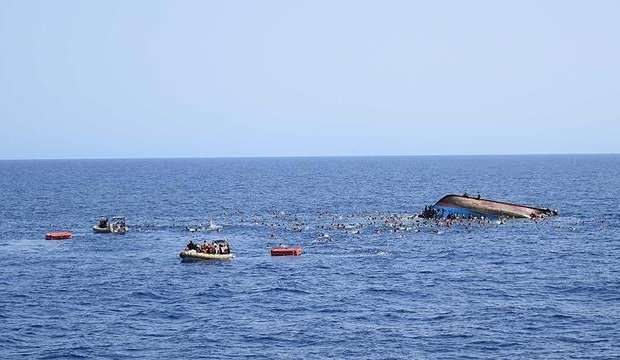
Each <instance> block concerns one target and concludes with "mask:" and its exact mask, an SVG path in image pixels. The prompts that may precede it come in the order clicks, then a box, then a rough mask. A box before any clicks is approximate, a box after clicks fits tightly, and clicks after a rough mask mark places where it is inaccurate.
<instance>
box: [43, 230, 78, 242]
mask: <svg viewBox="0 0 620 360" xmlns="http://www.w3.org/2000/svg"><path fill="white" fill-rule="evenodd" d="M72 236H73V234H71V233H70V232H68V231H53V232H49V233H47V234H45V240H64V239H71V237H72Z"/></svg>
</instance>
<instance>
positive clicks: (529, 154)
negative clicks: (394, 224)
mask: <svg viewBox="0 0 620 360" xmlns="http://www.w3.org/2000/svg"><path fill="white" fill-rule="evenodd" d="M596 155H620V153H503V154H502V153H499V154H475V153H474V154H384V155H250V156H148V157H139V156H135V157H133V156H127V157H123V156H120V157H58V158H54V157H50V158H0V161H58V160H175V159H177V160H190V159H316V158H369V157H377V158H380V157H459V156H461V157H485V156H596Z"/></svg>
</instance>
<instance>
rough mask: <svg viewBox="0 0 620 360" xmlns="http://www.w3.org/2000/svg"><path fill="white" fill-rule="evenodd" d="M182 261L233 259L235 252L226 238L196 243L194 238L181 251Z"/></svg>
mask: <svg viewBox="0 0 620 360" xmlns="http://www.w3.org/2000/svg"><path fill="white" fill-rule="evenodd" d="M179 256H180V257H181V260H182V261H184V262H185V261H193V260H231V259H233V258H234V257H235V254H233V253H232V252H231V248H230V244H229V243H228V241H226V240H216V241H213V242H210V243H207V242H206V241H205V242H204V243H202V244H196V243H194V242H193V241H192V240H190V242H189V243H188V244H187V246H185V249H184V250H183V251H181V252H180V253H179Z"/></svg>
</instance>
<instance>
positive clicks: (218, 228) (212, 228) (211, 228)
mask: <svg viewBox="0 0 620 360" xmlns="http://www.w3.org/2000/svg"><path fill="white" fill-rule="evenodd" d="M223 229H224V228H223V227H222V226H221V225H217V224H215V222H213V220H209V226H207V228H206V230H207V231H217V232H219V231H222V230H223Z"/></svg>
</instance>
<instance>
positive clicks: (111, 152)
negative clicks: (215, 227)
mask: <svg viewBox="0 0 620 360" xmlns="http://www.w3.org/2000/svg"><path fill="white" fill-rule="evenodd" d="M619 17H620V1H522V0H520V1H512V2H509V1H335V0H332V1H318V0H314V1H307V2H306V1H172V0H171V1H163V2H158V1H152V0H149V1H60V0H55V1H28V0H16V1H8V0H0V121H1V124H2V129H1V131H0V158H58V157H78V158H82V157H168V156H262V155H373V154H375V155H382V154H472V153H564V152H569V153H575V152H588V153H589V152H620V110H619V109H620V108H619V107H620V20H619Z"/></svg>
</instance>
